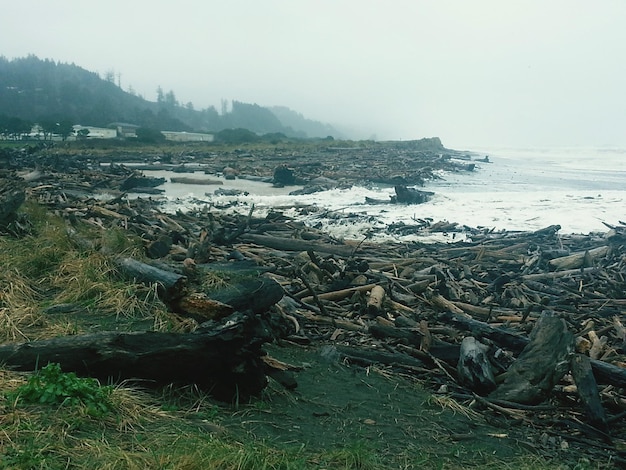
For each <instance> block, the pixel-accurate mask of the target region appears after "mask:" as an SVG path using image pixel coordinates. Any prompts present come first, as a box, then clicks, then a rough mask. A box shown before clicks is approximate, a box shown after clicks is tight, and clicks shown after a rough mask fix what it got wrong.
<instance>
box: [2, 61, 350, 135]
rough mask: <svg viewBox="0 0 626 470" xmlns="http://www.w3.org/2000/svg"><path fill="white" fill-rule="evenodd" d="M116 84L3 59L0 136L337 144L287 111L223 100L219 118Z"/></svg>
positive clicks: (328, 130) (60, 66)
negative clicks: (70, 133)
mask: <svg viewBox="0 0 626 470" xmlns="http://www.w3.org/2000/svg"><path fill="white" fill-rule="evenodd" d="M120 80H121V79H120V75H119V74H118V75H116V74H115V72H113V71H109V72H107V73H106V74H105V75H104V77H101V76H100V75H99V74H98V73H95V72H90V71H87V70H85V69H83V68H81V67H79V66H77V65H75V64H66V63H60V62H56V61H53V60H49V59H39V58H38V57H36V56H33V55H31V56H28V57H24V58H19V59H13V60H8V59H6V58H4V57H0V133H1V134H5V135H8V136H12V137H13V138H15V137H16V136H18V135H25V134H28V133H29V132H30V128H31V127H32V125H33V124H34V123H37V124H39V125H40V126H41V127H42V128H43V129H44V132H46V133H48V132H55V133H60V134H63V133H64V131H63V129H67V127H68V125H69V126H70V127H71V125H74V124H81V125H84V126H96V127H107V126H109V125H111V124H112V123H132V124H134V125H136V126H139V127H142V128H146V129H154V130H157V131H164V130H168V131H187V132H191V131H193V132H209V133H216V132H219V131H222V130H224V129H237V128H245V129H248V130H249V131H251V132H253V133H255V134H259V135H261V134H269V133H281V134H284V135H286V136H288V137H297V138H314V137H326V136H328V135H333V136H335V137H341V133H340V132H339V131H337V129H334V128H333V127H332V126H330V125H328V124H324V123H321V122H318V121H314V120H310V119H306V118H304V117H303V116H302V115H301V114H299V113H297V112H295V111H292V110H290V109H288V108H285V107H276V108H274V109H272V108H267V107H263V106H259V105H258V104H254V103H244V102H241V101H237V100H233V101H231V102H227V101H225V100H223V102H222V106H221V109H220V111H219V112H218V110H217V109H216V108H215V107H214V106H209V107H207V108H204V109H199V110H197V109H195V107H194V106H193V104H192V103H186V104H183V103H180V102H179V101H178V100H177V99H176V94H175V92H174V91H173V90H170V91H167V92H165V91H164V90H163V89H162V88H161V87H160V86H159V87H158V89H157V90H156V101H151V100H150V99H149V98H147V97H144V96H140V95H139V94H137V93H136V92H135V91H134V90H133V88H132V86H130V85H128V86H126V87H125V88H126V89H124V88H123V87H122V84H121V81H120ZM59 126H61V127H62V129H61V131H63V132H61V131H60V130H59Z"/></svg>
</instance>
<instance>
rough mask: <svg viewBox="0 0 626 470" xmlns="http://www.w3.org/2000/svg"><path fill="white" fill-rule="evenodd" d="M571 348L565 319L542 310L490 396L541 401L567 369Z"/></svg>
mask: <svg viewBox="0 0 626 470" xmlns="http://www.w3.org/2000/svg"><path fill="white" fill-rule="evenodd" d="M573 351H574V336H573V335H572V333H570V332H569V331H568V330H567V325H566V324H565V322H564V321H563V320H562V319H561V318H558V317H555V316H553V315H552V314H550V313H543V314H542V315H541V317H540V318H539V320H538V321H537V323H536V324H535V327H534V328H533V331H532V332H531V334H530V342H529V343H528V344H527V345H526V347H525V348H524V350H523V351H522V352H521V354H520V355H519V357H518V358H517V360H516V361H515V362H514V363H513V365H512V366H511V367H510V368H509V370H507V371H506V372H505V373H504V374H503V375H504V382H503V383H502V384H501V385H500V386H499V387H498V388H497V389H496V390H495V391H494V392H492V393H491V394H490V397H492V398H497V399H501V400H507V401H512V402H515V403H523V404H529V405H534V404H538V403H541V402H542V401H543V400H545V398H546V397H547V396H548V395H549V394H550V392H551V391H552V389H553V388H554V386H555V385H556V383H557V382H558V381H559V380H561V379H562V378H563V376H564V375H565V374H566V373H567V371H568V370H569V365H570V360H571V357H572V354H573Z"/></svg>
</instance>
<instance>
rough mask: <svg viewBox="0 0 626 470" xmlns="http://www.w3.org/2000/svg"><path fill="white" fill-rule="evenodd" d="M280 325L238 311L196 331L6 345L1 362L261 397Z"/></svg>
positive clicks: (1, 347)
mask: <svg viewBox="0 0 626 470" xmlns="http://www.w3.org/2000/svg"><path fill="white" fill-rule="evenodd" d="M273 330H274V326H272V325H271V324H270V322H269V321H268V320H267V319H265V318H262V317H261V316H259V315H253V314H248V315H244V314H241V313H236V314H233V315H231V316H230V317H228V321H227V322H226V321H224V322H222V323H220V324H215V325H213V326H212V327H211V328H208V329H207V328H202V329H201V330H199V331H198V332H194V333H182V334H181V333H160V332H132V333H119V332H101V333H94V334H87V335H77V336H63V337H59V338H54V339H48V340H42V341H33V342H27V343H17V344H3V345H0V362H2V363H3V364H5V366H6V367H10V368H12V369H15V370H23V371H28V370H35V369H36V368H37V367H43V366H44V365H46V364H48V363H51V362H54V363H59V364H60V365H61V368H62V369H63V370H64V371H73V372H76V373H77V374H79V375H82V376H90V377H97V378H99V379H101V380H104V381H115V382H117V381H119V380H124V379H135V380H140V381H141V383H142V385H149V384H150V383H153V384H168V383H184V384H189V383H194V384H197V385H198V386H200V387H202V388H204V389H206V390H208V391H210V392H211V393H212V394H213V395H214V396H215V397H216V398H218V399H222V400H231V399H232V398H233V397H235V395H237V396H238V397H239V398H245V397H247V396H251V395H255V394H257V393H259V392H260V391H261V390H262V389H263V388H264V387H265V385H266V383H267V381H266V377H265V364H264V362H263V361H262V359H261V357H262V356H263V355H264V353H263V351H262V349H261V345H262V344H263V343H266V342H268V341H270V340H272V339H273V336H274V335H273Z"/></svg>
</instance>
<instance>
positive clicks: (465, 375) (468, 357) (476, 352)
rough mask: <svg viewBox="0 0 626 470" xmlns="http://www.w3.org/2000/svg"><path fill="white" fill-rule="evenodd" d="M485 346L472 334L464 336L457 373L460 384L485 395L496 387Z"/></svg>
mask: <svg viewBox="0 0 626 470" xmlns="http://www.w3.org/2000/svg"><path fill="white" fill-rule="evenodd" d="M487 350H488V348H487V346H485V345H484V344H482V343H481V342H480V341H477V340H476V338H474V337H473V336H466V337H465V338H463V341H462V342H461V352H460V356H459V362H458V365H457V373H458V374H459V380H460V382H461V384H463V385H465V386H466V387H468V388H469V389H470V390H472V391H474V392H476V393H478V394H479V395H487V394H488V393H490V392H492V391H493V390H495V388H496V379H495V377H494V375H493V371H492V368H491V364H490V363H489V357H488V355H487Z"/></svg>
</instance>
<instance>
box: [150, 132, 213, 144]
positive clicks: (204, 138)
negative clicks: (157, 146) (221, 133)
mask: <svg viewBox="0 0 626 470" xmlns="http://www.w3.org/2000/svg"><path fill="white" fill-rule="evenodd" d="M161 134H163V135H164V136H165V139H166V140H171V141H174V142H213V134H201V133H200V132H174V131H161Z"/></svg>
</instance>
